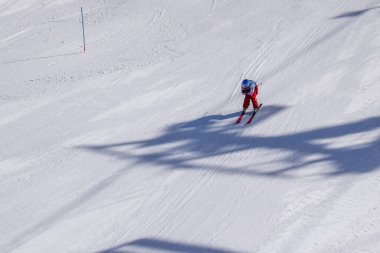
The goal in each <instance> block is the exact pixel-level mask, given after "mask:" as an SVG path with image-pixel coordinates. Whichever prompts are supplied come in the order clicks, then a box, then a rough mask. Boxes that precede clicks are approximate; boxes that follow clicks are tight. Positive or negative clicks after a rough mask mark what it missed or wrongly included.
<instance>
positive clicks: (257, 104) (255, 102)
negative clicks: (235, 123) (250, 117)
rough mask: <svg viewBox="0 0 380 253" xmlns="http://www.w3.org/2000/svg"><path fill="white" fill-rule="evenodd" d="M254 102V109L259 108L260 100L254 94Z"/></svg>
mask: <svg viewBox="0 0 380 253" xmlns="http://www.w3.org/2000/svg"><path fill="white" fill-rule="evenodd" d="M251 99H252V104H253V109H255V110H257V109H258V108H259V102H257V98H256V96H252V97H251Z"/></svg>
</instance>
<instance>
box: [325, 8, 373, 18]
mask: <svg viewBox="0 0 380 253" xmlns="http://www.w3.org/2000/svg"><path fill="white" fill-rule="evenodd" d="M379 8H380V6H375V7H372V8H367V9H363V10H359V11H350V12H345V13H342V14H340V15H338V16H335V17H332V19H339V18H354V17H359V16H361V15H363V14H366V13H367V12H369V11H371V10H374V9H379Z"/></svg>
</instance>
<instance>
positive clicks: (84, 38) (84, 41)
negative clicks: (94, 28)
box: [80, 7, 86, 53]
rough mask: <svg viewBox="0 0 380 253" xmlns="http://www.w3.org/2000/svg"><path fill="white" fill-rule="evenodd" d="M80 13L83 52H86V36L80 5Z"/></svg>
mask: <svg viewBox="0 0 380 253" xmlns="http://www.w3.org/2000/svg"><path fill="white" fill-rule="evenodd" d="M80 13H81V17H82V35H83V53H86V37H85V33H84V18H83V7H80Z"/></svg>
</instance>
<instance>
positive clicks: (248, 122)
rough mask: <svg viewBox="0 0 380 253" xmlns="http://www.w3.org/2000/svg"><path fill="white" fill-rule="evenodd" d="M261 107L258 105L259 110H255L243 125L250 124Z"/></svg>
mask: <svg viewBox="0 0 380 253" xmlns="http://www.w3.org/2000/svg"><path fill="white" fill-rule="evenodd" d="M262 105H263V104H260V105H259V108H257V110H256V111H254V112H253V114H252V116H251V117H250V118H249V120H248V121H247V123H245V124H246V125H248V124H251V122H252V120H253V118H254V117H255V115H256V113H257V112H258V111H259V110H260V108H261V106H262Z"/></svg>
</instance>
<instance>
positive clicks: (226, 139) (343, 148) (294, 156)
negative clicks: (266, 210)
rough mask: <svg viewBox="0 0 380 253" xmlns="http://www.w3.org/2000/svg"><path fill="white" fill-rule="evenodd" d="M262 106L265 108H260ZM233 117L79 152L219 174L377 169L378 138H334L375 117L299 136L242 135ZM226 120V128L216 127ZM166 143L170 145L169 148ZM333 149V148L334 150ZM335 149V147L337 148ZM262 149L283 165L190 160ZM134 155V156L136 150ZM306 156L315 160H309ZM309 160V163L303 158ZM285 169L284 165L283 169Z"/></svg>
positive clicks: (374, 122)
mask: <svg viewBox="0 0 380 253" xmlns="http://www.w3.org/2000/svg"><path fill="white" fill-rule="evenodd" d="M265 108H266V109H265ZM283 109H284V108H283V107H281V106H266V107H263V109H262V110H261V111H260V113H259V114H258V116H257V117H256V118H255V122H254V125H256V126H257V125H258V124H260V123H261V122H263V121H264V120H266V119H268V118H269V117H271V116H273V115H275V114H276V113H279V112H280V111H282V110H283ZM237 115H238V114H236V113H235V114H228V115H211V116H205V117H202V118H199V119H196V120H193V121H189V122H185V123H179V124H175V125H173V126H170V127H167V129H166V131H165V132H164V133H163V134H162V135H160V136H157V137H155V138H151V139H146V140H138V141H129V142H119V143H110V144H103V145H86V146H80V147H79V148H82V149H86V150H90V151H93V152H96V153H100V154H104V155H110V156H113V157H117V158H119V159H125V160H132V161H134V162H135V163H136V164H147V165H152V166H153V167H156V166H162V167H164V168H167V169H173V170H176V169H189V170H214V171H216V172H218V173H224V174H238V175H249V176H288V175H287V173H288V172H291V171H295V170H301V169H303V168H304V167H306V166H308V165H313V164H318V163H322V162H329V163H332V164H333V165H334V166H333V167H334V170H333V171H329V172H326V175H330V176H331V175H340V174H347V173H365V172H370V171H372V170H374V169H376V168H379V166H380V156H379V155H378V154H379V153H380V139H379V137H378V136H377V139H376V140H373V141H371V142H366V143H363V144H360V145H354V144H350V143H349V142H348V141H345V142H344V143H342V140H339V139H334V138H340V137H346V136H348V135H351V134H360V133H361V134H366V133H368V132H370V131H373V130H378V129H379V128H380V117H372V118H368V119H363V120H359V121H355V122H351V123H347V124H342V125H336V126H330V127H323V128H320V129H314V130H309V131H304V132H298V133H292V134H286V135H281V136H260V135H254V134H253V135H250V136H242V131H241V126H237V127H234V126H233V120H234V119H235V116H237ZM220 120H228V122H229V123H231V124H224V125H221V126H220V124H217V122H218V121H220ZM168 145H169V147H168ZM334 145H335V147H334ZM337 145H338V146H337ZM256 149H266V150H270V151H273V154H275V153H277V152H283V151H285V152H283V154H289V155H287V156H286V157H285V158H283V161H280V162H281V164H284V167H281V168H277V169H276V170H274V171H262V170H260V168H257V165H255V164H252V165H251V167H249V168H247V167H246V166H245V167H244V168H241V167H233V168H232V167H225V166H221V165H217V166H216V165H214V166H210V165H208V164H203V165H202V164H199V162H198V163H197V164H195V163H194V161H199V160H200V159H204V158H206V159H208V158H213V157H216V156H223V155H225V154H233V153H238V152H241V151H250V152H251V153H252V154H254V153H253V152H254V151H255V150H256ZM136 151H138V152H136ZM311 157H314V158H313V159H311ZM305 158H309V160H305ZM285 165H286V166H285Z"/></svg>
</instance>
